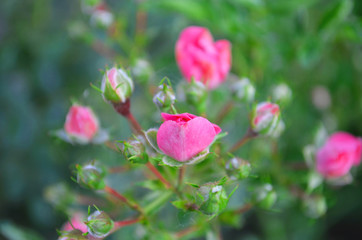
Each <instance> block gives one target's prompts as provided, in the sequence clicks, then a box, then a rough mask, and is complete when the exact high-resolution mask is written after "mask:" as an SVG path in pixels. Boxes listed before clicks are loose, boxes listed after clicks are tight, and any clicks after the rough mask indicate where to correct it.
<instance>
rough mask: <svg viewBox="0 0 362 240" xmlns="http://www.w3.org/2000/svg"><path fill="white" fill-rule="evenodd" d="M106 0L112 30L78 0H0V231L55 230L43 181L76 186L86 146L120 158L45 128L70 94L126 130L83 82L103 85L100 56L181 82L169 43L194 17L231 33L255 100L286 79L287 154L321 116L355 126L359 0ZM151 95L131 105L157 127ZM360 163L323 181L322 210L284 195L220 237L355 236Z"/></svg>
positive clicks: (360, 222) (307, 139) (289, 156)
mask: <svg viewBox="0 0 362 240" xmlns="http://www.w3.org/2000/svg"><path fill="white" fill-rule="evenodd" d="M106 2H107V4H108V6H109V7H110V9H111V11H112V13H113V15H114V18H115V19H116V20H117V24H116V25H115V26H112V28H111V29H108V30H106V29H102V28H100V27H97V26H94V25H92V24H90V16H89V15H88V14H86V13H85V11H84V9H83V8H82V7H81V3H80V1H79V0H2V1H0V79H1V81H0V106H1V111H0V141H1V142H0V156H1V162H0V206H1V207H0V239H8V238H9V236H10V235H11V234H13V235H12V236H15V235H14V234H15V233H16V232H17V231H18V230H16V229H18V228H23V229H27V230H26V231H31V232H33V235H34V236H33V239H56V238H57V233H56V230H55V229H57V228H58V229H59V228H60V227H61V225H62V224H63V223H64V221H66V217H65V215H64V214H63V213H61V212H58V211H56V210H54V208H53V207H52V206H51V205H50V204H49V203H48V202H47V201H46V200H45V198H44V190H45V188H46V187H47V186H49V185H51V184H55V183H57V182H67V183H68V184H69V185H70V186H72V188H78V187H77V186H76V184H74V183H72V181H71V180H70V175H71V167H70V166H71V165H72V164H74V163H75V162H76V161H78V160H79V159H81V160H83V159H85V158H89V156H92V158H100V159H102V158H106V159H108V160H107V161H109V162H111V163H112V162H113V163H114V164H115V165H116V163H117V156H115V155H113V154H112V153H109V152H108V151H106V149H103V148H102V147H99V148H97V147H92V146H90V147H74V146H71V145H69V144H66V143H62V142H60V141H57V140H55V139H54V138H52V137H51V136H50V135H49V132H50V131H51V130H55V129H59V128H62V127H63V124H64V120H65V115H66V113H67V111H68V108H69V107H70V105H71V99H72V98H73V99H77V100H78V101H80V102H82V103H84V104H87V105H91V106H92V107H93V109H94V110H95V112H96V113H97V114H98V115H99V116H100V120H101V124H102V126H103V127H104V128H106V129H108V130H110V131H111V133H112V134H113V135H116V136H117V138H118V139H124V138H126V137H127V136H129V134H130V131H129V130H128V128H122V126H123V125H126V122H125V121H124V120H123V119H121V118H119V117H117V115H116V114H115V113H114V112H113V109H112V108H111V107H110V106H108V105H107V104H105V103H103V100H102V98H101V97H100V96H99V94H97V92H95V91H94V90H92V89H91V88H90V82H92V83H94V84H96V85H99V83H100V80H101V78H102V73H101V72H100V71H99V69H104V68H105V66H106V65H107V64H108V65H109V66H112V65H113V63H114V62H117V63H118V64H121V65H122V66H125V67H130V66H132V65H134V64H135V62H136V61H137V59H146V60H148V61H149V63H150V64H151V65H152V68H153V69H154V75H153V78H152V81H154V85H157V83H158V82H159V81H160V80H161V79H162V78H163V77H164V76H168V77H169V78H170V79H171V82H172V83H173V84H176V83H177V82H178V81H179V80H181V79H182V78H181V75H180V73H179V71H178V68H177V66H176V62H175V60H174V45H175V42H176V39H177V37H178V35H179V33H180V31H181V30H182V29H183V28H185V27H186V26H189V25H200V26H204V27H207V28H209V29H210V31H211V32H212V34H213V36H214V37H215V39H228V40H230V41H231V43H232V54H233V69H232V72H233V73H234V74H235V75H237V76H239V77H242V76H246V77H249V78H250V79H251V81H252V82H253V83H254V84H255V86H256V89H257V93H256V99H257V100H264V99H266V98H267V97H268V96H269V95H270V93H269V92H268V89H270V87H271V86H272V85H273V84H275V83H278V82H286V83H287V84H288V85H289V86H290V87H291V89H292V91H293V100H292V103H291V105H290V106H289V107H288V108H286V109H285V111H283V118H284V121H285V122H286V125H287V127H286V131H285V133H284V134H283V135H282V137H281V140H280V146H279V147H280V151H281V153H282V160H283V163H288V162H300V161H303V155H302V149H303V147H304V146H305V145H307V144H309V143H311V142H312V141H313V134H314V131H315V129H316V128H317V127H318V126H319V125H320V124H321V123H323V124H324V125H325V127H326V129H327V130H328V132H329V133H332V132H333V131H336V130H343V131H347V132H350V133H351V134H354V135H356V136H362V124H361V123H362V97H361V91H362V45H361V44H362V18H361V16H362V1H359V0H354V1H353V0H273V1H269V0H183V1H167V0H144V1H141V0H140V1H131V0H123V1H122V0H112V1H106ZM220 93H223V92H222V91H220ZM221 95H222V94H221ZM146 97H147V96H143V93H142V92H140V91H136V93H135V95H134V96H133V98H134V100H133V106H132V108H133V109H137V110H136V111H135V115H136V117H138V118H139V119H140V122H141V124H142V125H143V126H144V127H153V126H154V125H155V121H154V119H157V118H156V117H155V118H153V119H152V121H150V120H148V119H146V118H143V117H142V116H146V115H152V112H157V110H156V107H155V106H153V104H152V103H151V100H150V98H148V100H147V98H146ZM219 97H220V98H221V99H225V100H226V99H227V96H224V95H222V96H219ZM150 106H152V107H150ZM216 107H217V108H220V107H221V105H220V106H216ZM209 111H210V114H211V115H212V114H213V113H212V111H213V110H212V109H211V110H209ZM233 116H234V117H235V116H238V113H233ZM240 117H242V116H240ZM226 128H228V126H226ZM119 129H120V130H119ZM233 138H234V139H237V138H238V136H237V135H235V134H234V135H233V134H231V139H233ZM229 141H230V142H231V140H229ZM256 144H257V143H256ZM356 171H359V172H357V173H356V174H355V175H356V178H355V179H354V182H353V183H352V184H350V185H348V186H344V187H342V188H340V189H334V188H330V189H326V192H327V193H326V197H327V199H328V207H329V209H328V212H327V214H326V215H325V216H324V217H322V218H320V219H318V220H312V219H309V218H307V217H305V216H304V215H303V213H302V211H301V209H300V206H299V205H298V204H297V203H295V204H291V205H290V203H289V205H290V206H287V207H286V208H285V209H287V211H281V212H278V211H277V212H262V211H253V212H251V213H250V215H249V216H248V217H247V218H246V221H245V223H244V226H243V227H242V228H241V229H231V228H230V229H224V232H225V236H226V237H225V239H230V238H227V236H234V237H233V239H335V240H339V239H349V238H355V237H354V236H360V235H361V234H362V228H361V226H362V219H361V216H362V202H361V199H362V186H361V184H362V182H361V181H362V173H361V172H362V171H361V168H359V169H357V170H356ZM125 184H127V183H126V182H125ZM15 226H16V227H15ZM9 234H10V235H9ZM6 236H7V237H6ZM19 236H20V235H19ZM235 236H239V237H238V238H237V237H235ZM12 239H20V238H16V237H15V238H12ZM28 239H30V237H29V238H28Z"/></svg>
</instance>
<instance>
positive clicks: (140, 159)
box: [122, 140, 148, 163]
mask: <svg viewBox="0 0 362 240" xmlns="http://www.w3.org/2000/svg"><path fill="white" fill-rule="evenodd" d="M122 151H123V154H124V155H125V157H126V158H127V160H128V161H130V162H132V163H147V162H148V155H147V153H146V148H145V146H144V145H143V144H142V143H141V142H140V141H139V140H131V141H128V142H124V143H123V149H122Z"/></svg>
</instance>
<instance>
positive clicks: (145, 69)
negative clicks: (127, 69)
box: [131, 59, 153, 83]
mask: <svg viewBox="0 0 362 240" xmlns="http://www.w3.org/2000/svg"><path fill="white" fill-rule="evenodd" d="M131 71H132V75H133V76H134V78H135V80H138V81H139V82H141V83H147V82H148V81H149V79H150V78H151V77H152V75H153V69H152V67H151V65H150V63H149V62H148V61H146V60H144V59H137V60H136V62H135V63H134V65H133V67H132V70H131Z"/></svg>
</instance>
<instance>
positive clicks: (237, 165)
mask: <svg viewBox="0 0 362 240" xmlns="http://www.w3.org/2000/svg"><path fill="white" fill-rule="evenodd" d="M225 168H226V172H227V174H228V176H229V177H230V178H231V179H232V180H236V179H244V178H247V177H249V175H250V172H251V165H250V163H249V162H247V161H245V160H243V159H241V158H237V157H234V158H232V159H230V160H229V161H228V162H227V163H226V166H225Z"/></svg>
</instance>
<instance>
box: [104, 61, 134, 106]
mask: <svg viewBox="0 0 362 240" xmlns="http://www.w3.org/2000/svg"><path fill="white" fill-rule="evenodd" d="M101 88H102V92H103V98H104V99H105V100H106V101H109V102H112V103H125V102H126V100H127V99H128V98H129V97H131V95H132V92H133V81H132V79H131V78H130V77H129V76H128V75H127V73H126V72H125V71H123V70H122V69H121V68H118V69H117V68H115V67H114V68H111V69H110V70H108V71H107V72H106V74H105V75H104V76H103V80H102V87H101Z"/></svg>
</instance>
